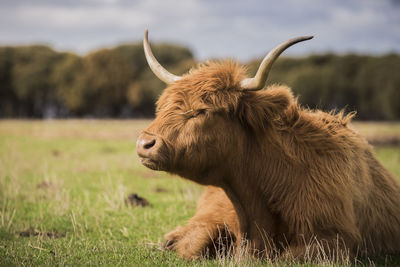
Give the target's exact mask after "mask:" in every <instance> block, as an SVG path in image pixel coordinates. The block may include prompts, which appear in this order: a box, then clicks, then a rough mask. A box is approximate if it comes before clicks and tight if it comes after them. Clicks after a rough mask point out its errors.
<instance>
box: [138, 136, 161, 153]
mask: <svg viewBox="0 0 400 267" xmlns="http://www.w3.org/2000/svg"><path fill="white" fill-rule="evenodd" d="M156 142H157V141H156V139H155V138H154V137H151V136H140V137H139V138H138V140H137V141H136V152H137V153H138V155H139V156H141V157H148V156H149V154H150V152H151V151H152V150H153V148H154V147H155V145H156Z"/></svg>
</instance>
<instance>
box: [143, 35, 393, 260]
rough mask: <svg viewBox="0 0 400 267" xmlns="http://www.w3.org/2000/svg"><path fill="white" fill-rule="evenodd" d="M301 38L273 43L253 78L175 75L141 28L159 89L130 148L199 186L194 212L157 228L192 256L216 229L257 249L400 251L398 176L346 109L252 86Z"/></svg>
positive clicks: (217, 65)
mask: <svg viewBox="0 0 400 267" xmlns="http://www.w3.org/2000/svg"><path fill="white" fill-rule="evenodd" d="M310 38H311V37H300V38H295V39H291V40H289V41H287V42H285V43H283V44H281V45H279V46H278V47H276V48H275V49H273V50H272V51H271V52H270V53H269V54H268V55H267V56H266V57H265V59H264V60H263V61H262V63H261V65H260V67H259V69H258V71H257V74H256V75H255V77H254V78H246V77H245V69H244V68H243V67H241V66H239V64H237V63H234V62H232V61H215V62H207V63H205V64H202V65H200V66H199V67H198V68H196V69H193V70H191V71H190V72H189V73H188V74H186V75H184V76H182V77H180V76H176V75H173V74H171V73H169V72H168V71H167V70H165V69H164V68H163V67H162V66H161V65H160V64H159V63H158V62H157V60H156V59H155V57H154V56H153V54H152V52H151V49H150V46H149V44H148V39H147V31H146V34H145V38H144V48H145V55H146V58H147V61H148V63H149V65H150V67H151V69H152V70H153V72H154V73H155V75H156V76H157V77H158V78H160V79H161V80H162V81H164V82H165V83H167V84H168V87H167V88H166V89H165V91H164V92H163V94H162V95H161V96H160V98H159V100H158V102H157V108H156V118H155V120H154V121H153V122H152V123H151V125H150V126H149V127H148V128H147V129H146V130H145V131H143V132H142V134H141V135H140V137H139V138H138V140H137V153H138V155H139V157H140V158H141V161H142V163H143V164H144V165H145V166H147V167H149V168H151V169H153V170H160V171H167V172H170V173H174V174H178V175H180V176H181V177H183V178H186V179H189V180H192V181H195V182H197V183H199V184H202V185H207V186H208V187H207V188H206V190H205V193H204V195H203V196H202V198H201V199H200V201H199V205H198V208H197V212H196V214H195V216H194V217H193V218H191V219H190V220H189V223H188V224H187V225H186V226H183V227H181V226H180V227H178V228H176V229H175V230H174V231H172V232H170V233H168V234H167V235H166V238H167V241H166V247H169V248H172V249H174V250H176V251H177V252H178V254H179V255H180V256H182V257H184V258H186V259H193V258H198V257H200V256H201V255H202V253H204V251H205V249H206V248H207V247H208V246H210V244H211V243H212V242H213V240H214V239H215V238H216V237H218V235H219V233H221V229H222V230H223V231H227V232H228V234H229V235H230V236H232V237H233V238H232V239H231V240H236V244H237V246H238V247H239V243H240V240H246V241H247V243H248V249H249V250H251V251H252V253H253V254H254V255H257V256H271V255H274V256H280V257H289V256H290V257H294V258H297V259H304V257H305V256H304V255H306V254H307V253H308V254H310V253H311V254H313V253H317V252H314V251H317V249H315V248H316V247H318V249H319V250H321V249H322V250H323V251H324V253H327V254H329V255H331V256H332V255H333V254H335V253H338V252H348V253H349V254H350V255H353V256H354V255H356V254H357V255H367V256H370V255H377V254H384V253H397V252H400V186H399V183H398V181H397V180H396V179H395V177H394V176H393V175H392V174H390V173H389V171H387V170H386V169H385V168H384V167H383V166H382V165H381V164H380V163H379V162H378V160H377V159H376V157H375V155H374V152H373V150H372V148H371V146H370V145H369V144H368V143H367V141H366V140H365V139H364V138H363V137H362V136H360V135H359V134H358V133H357V132H356V131H355V130H353V129H352V128H351V127H350V125H349V123H350V121H351V119H352V117H353V114H348V115H345V114H344V113H343V112H340V113H333V112H331V113H325V112H322V111H319V110H316V111H313V110H309V109H306V108H303V107H302V106H300V105H299V104H298V102H297V100H296V98H294V97H293V94H292V92H291V90H290V89H289V88H287V87H285V86H282V85H272V86H269V87H267V88H266V89H265V90H261V89H262V88H263V87H264V85H265V82H266V79H267V76H268V72H269V70H270V69H271V66H272V64H273V62H274V61H275V60H276V58H277V57H278V56H279V55H280V54H281V53H282V52H283V51H284V50H285V49H286V48H288V47H289V46H291V45H293V44H295V43H297V42H300V41H304V40H308V39H310ZM310 251H311V252H310ZM311 256H315V255H311Z"/></svg>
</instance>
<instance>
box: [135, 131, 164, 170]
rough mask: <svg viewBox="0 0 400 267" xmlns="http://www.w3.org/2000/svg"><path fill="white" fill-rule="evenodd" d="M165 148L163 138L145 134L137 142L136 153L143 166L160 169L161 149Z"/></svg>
mask: <svg viewBox="0 0 400 267" xmlns="http://www.w3.org/2000/svg"><path fill="white" fill-rule="evenodd" d="M162 146H163V141H162V140H161V138H159V137H157V136H155V135H153V134H150V133H147V132H143V133H142V134H141V135H140V136H139V138H138V139H137V141H136V153H137V154H138V156H139V157H140V160H141V162H142V164H143V165H145V166H146V167H148V168H150V169H153V170H159V169H160V148H161V147H162Z"/></svg>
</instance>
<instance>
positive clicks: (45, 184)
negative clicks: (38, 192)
mask: <svg viewBox="0 0 400 267" xmlns="http://www.w3.org/2000/svg"><path fill="white" fill-rule="evenodd" d="M36 188H39V189H54V188H57V185H55V184H53V183H52V182H49V181H43V182H41V183H38V184H37V185H36Z"/></svg>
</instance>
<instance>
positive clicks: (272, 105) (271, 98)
mask: <svg viewBox="0 0 400 267" xmlns="http://www.w3.org/2000/svg"><path fill="white" fill-rule="evenodd" d="M293 101H294V100H293V94H292V92H291V90H290V89H289V88H288V87H286V86H272V87H270V88H267V89H266V90H262V91H256V92H246V93H244V94H243V95H242V97H241V101H240V107H239V110H238V111H239V118H240V120H241V121H242V123H243V124H245V125H248V126H250V128H252V129H253V130H254V131H256V132H258V131H264V130H265V129H266V128H267V127H268V125H270V123H271V121H273V120H275V119H277V118H279V117H280V116H281V115H282V114H283V112H284V110H285V109H286V108H287V107H288V106H289V105H290V104H291V103H293Z"/></svg>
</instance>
